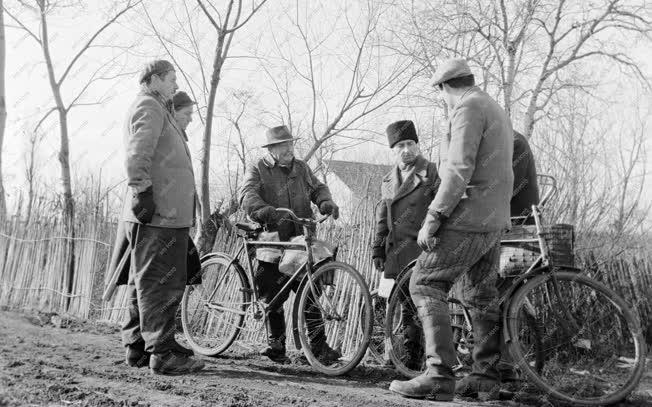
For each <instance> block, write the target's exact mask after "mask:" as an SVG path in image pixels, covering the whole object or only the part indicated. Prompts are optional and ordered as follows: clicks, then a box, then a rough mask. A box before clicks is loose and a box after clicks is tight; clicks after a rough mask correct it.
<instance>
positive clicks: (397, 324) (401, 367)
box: [385, 269, 426, 378]
mask: <svg viewBox="0 0 652 407" xmlns="http://www.w3.org/2000/svg"><path fill="white" fill-rule="evenodd" d="M411 276H412V269H408V270H405V271H404V272H403V273H401V275H400V276H399V277H398V280H397V281H396V285H395V286H394V289H393V290H392V293H391V294H390V296H389V302H388V304H387V316H386V318H385V338H387V340H388V341H389V346H388V352H389V359H390V360H391V361H392V364H393V365H394V369H396V371H397V372H399V373H400V374H402V375H403V376H405V377H408V378H414V377H417V376H418V375H420V374H421V373H422V372H423V370H425V361H426V360H425V359H426V358H425V354H423V355H421V359H420V362H421V363H420V365H421V369H412V368H410V367H409V366H408V365H407V364H406V363H405V359H406V356H407V355H406V352H405V350H404V342H405V339H404V337H403V333H402V331H401V329H402V326H403V315H404V312H403V311H404V309H403V307H408V308H409V311H408V312H409V313H411V314H412V315H413V318H414V324H415V326H416V327H417V328H418V330H419V333H420V334H419V338H420V344H421V348H422V349H423V346H424V342H425V341H424V338H423V329H421V321H420V320H419V317H418V315H417V309H416V306H415V305H414V303H413V302H412V298H411V297H410V289H409V287H410V277H411ZM406 299H407V300H406ZM417 363H418V362H417Z"/></svg>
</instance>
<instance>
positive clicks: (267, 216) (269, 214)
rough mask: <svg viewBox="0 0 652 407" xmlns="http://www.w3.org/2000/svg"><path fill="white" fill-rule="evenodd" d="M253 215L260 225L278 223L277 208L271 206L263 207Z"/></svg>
mask: <svg viewBox="0 0 652 407" xmlns="http://www.w3.org/2000/svg"><path fill="white" fill-rule="evenodd" d="M251 215H252V216H251V217H252V218H253V219H254V220H255V221H256V222H260V223H276V220H277V219H276V218H277V215H276V208H274V207H273V206H271V205H268V206H263V207H262V208H260V209H258V210H257V211H254V213H252V214H251Z"/></svg>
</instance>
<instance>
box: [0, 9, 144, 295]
mask: <svg viewBox="0 0 652 407" xmlns="http://www.w3.org/2000/svg"><path fill="white" fill-rule="evenodd" d="M140 1H141V0H137V1H131V0H129V1H127V3H125V5H124V7H123V8H122V9H120V10H119V11H118V12H117V13H115V14H114V15H113V16H112V17H111V18H110V19H109V20H108V21H106V22H105V23H104V24H103V25H102V26H100V27H99V28H98V29H97V30H96V31H95V32H94V33H93V34H91V35H90V37H89V38H88V40H87V41H86V42H85V43H84V44H83V45H82V47H81V48H80V49H79V50H78V51H77V52H76V53H75V54H74V56H73V57H72V58H71V59H70V61H68V63H67V64H65V68H64V70H63V73H61V74H60V75H57V74H56V73H55V69H54V61H53V58H52V50H51V48H52V44H51V37H50V33H49V25H48V16H49V15H50V14H51V13H53V12H54V11H56V10H57V9H59V8H62V7H66V5H65V4H64V3H61V2H54V1H50V0H35V7H34V6H32V5H31V4H28V2H27V1H21V2H20V4H21V6H22V7H23V10H27V11H30V12H35V13H36V14H37V15H38V22H39V32H38V35H37V34H36V33H35V32H34V31H33V30H31V29H30V28H28V23H27V22H24V21H21V19H19V18H18V17H17V16H16V15H14V13H12V12H11V11H9V10H8V9H7V8H6V7H5V6H4V5H3V10H4V11H5V12H6V13H7V15H9V17H11V18H12V20H13V21H15V22H16V24H18V28H19V29H21V30H23V31H25V32H26V33H27V34H28V35H29V36H30V37H31V38H32V39H33V40H34V41H36V43H37V44H38V45H39V47H40V48H41V51H42V53H43V61H44V62H45V66H46V68H47V74H48V81H49V84H50V89H51V91H52V95H53V97H54V102H55V107H53V108H51V109H49V110H48V112H47V113H46V114H45V115H44V116H43V118H41V120H40V121H39V122H38V124H37V125H36V128H35V129H34V132H35V133H36V132H37V131H38V128H39V127H40V125H41V124H42V123H43V121H45V119H46V118H47V117H48V116H49V115H50V114H51V113H53V112H55V111H56V112H57V113H58V116H59V120H58V121H59V132H60V148H59V157H58V158H59V163H60V165H61V182H62V184H63V198H64V199H63V200H64V210H63V214H64V221H65V224H66V227H67V232H68V235H69V237H70V239H69V240H68V244H67V249H68V252H69V253H71V255H70V257H69V258H70V262H69V264H68V273H67V275H66V276H65V277H64V278H65V280H66V282H67V284H66V285H67V287H68V294H70V293H72V291H73V282H74V274H75V255H74V253H75V240H74V239H75V205H74V198H73V192H72V182H71V171H70V146H69V144H70V142H69V134H68V118H69V113H70V111H71V109H72V108H74V107H75V106H81V105H87V104H88V103H83V102H81V101H80V98H82V96H83V95H84V94H85V92H86V91H87V90H88V88H89V86H90V85H91V84H92V83H93V82H94V81H96V80H99V79H113V78H115V76H113V77H107V76H103V75H102V74H101V72H103V68H105V67H106V66H107V64H110V63H113V62H114V60H115V59H112V60H110V61H109V62H107V63H105V64H104V65H102V66H101V67H100V68H98V69H97V70H96V71H95V72H94V73H93V74H92V75H91V78H90V79H89V80H88V81H87V82H86V84H85V85H84V86H83V87H82V88H81V90H79V91H78V93H77V94H76V95H75V96H74V97H73V98H72V100H71V101H70V102H69V103H65V102H64V100H63V96H62V87H63V85H64V84H66V83H67V82H66V79H67V78H68V77H69V75H70V73H71V71H72V69H73V68H74V67H75V66H76V65H77V64H78V62H79V61H80V60H81V58H82V56H83V55H84V54H85V53H86V52H87V51H88V50H89V49H91V47H92V46H93V44H94V43H95V41H96V40H97V38H98V37H99V36H100V35H101V34H102V33H103V32H104V31H105V30H106V29H107V28H108V27H110V26H111V25H112V24H113V23H114V22H115V21H116V20H117V19H118V18H120V17H121V16H122V15H124V14H125V13H126V12H128V11H129V10H131V9H132V8H133V7H135V6H136V5H137V4H139V3H140ZM123 74H124V73H123ZM73 82H74V81H73ZM98 103H100V102H94V103H92V104H98ZM66 303H67V305H69V304H70V298H69V297H68V298H67V300H66Z"/></svg>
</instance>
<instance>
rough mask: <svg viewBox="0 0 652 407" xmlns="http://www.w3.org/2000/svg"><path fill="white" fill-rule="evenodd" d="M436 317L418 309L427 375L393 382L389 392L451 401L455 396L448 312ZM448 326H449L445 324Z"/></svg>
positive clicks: (451, 336)
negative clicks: (423, 339)
mask: <svg viewBox="0 0 652 407" xmlns="http://www.w3.org/2000/svg"><path fill="white" fill-rule="evenodd" d="M438 311H441V312H438V313H436V314H430V315H423V314H424V313H425V312H433V311H432V310H424V312H422V309H421V308H419V317H420V319H421V323H422V326H423V334H424V338H425V351H426V355H427V359H426V371H425V372H423V373H422V374H421V375H419V376H417V377H415V378H414V379H412V380H407V381H400V380H394V381H393V382H392V383H391V384H390V386H389V390H391V391H392V392H394V393H397V394H400V395H401V396H403V397H409V398H418V399H423V398H427V399H431V400H437V401H451V400H453V397H454V393H455V376H454V375H453V370H452V366H453V363H454V362H455V349H454V347H453V331H452V329H451V326H450V318H449V316H448V314H447V310H446V309H445V308H444V309H441V310H438ZM446 322H448V324H447V323H446Z"/></svg>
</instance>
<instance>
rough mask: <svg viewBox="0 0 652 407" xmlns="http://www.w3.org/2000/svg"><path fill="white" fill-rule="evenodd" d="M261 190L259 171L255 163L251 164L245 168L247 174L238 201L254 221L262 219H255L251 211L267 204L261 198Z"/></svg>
mask: <svg viewBox="0 0 652 407" xmlns="http://www.w3.org/2000/svg"><path fill="white" fill-rule="evenodd" d="M261 192H262V182H261V180H260V172H259V171H258V167H257V166H256V165H251V166H250V167H249V169H248V170H247V175H246V176H245V180H244V183H243V185H242V188H241V189H240V197H239V201H240V206H241V207H242V209H244V211H245V213H246V214H247V215H248V216H249V217H250V218H251V219H253V220H255V221H256V222H261V221H262V219H256V218H255V217H254V215H253V213H254V212H256V211H257V210H259V209H261V208H263V207H265V206H269V204H268V203H267V202H265V200H264V199H263V198H262V196H261Z"/></svg>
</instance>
